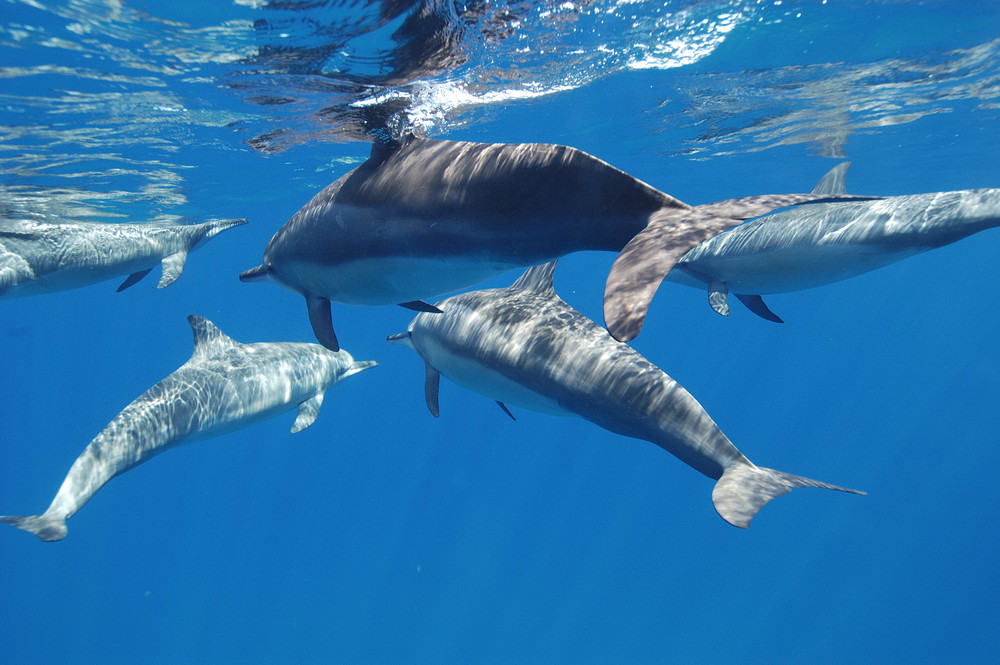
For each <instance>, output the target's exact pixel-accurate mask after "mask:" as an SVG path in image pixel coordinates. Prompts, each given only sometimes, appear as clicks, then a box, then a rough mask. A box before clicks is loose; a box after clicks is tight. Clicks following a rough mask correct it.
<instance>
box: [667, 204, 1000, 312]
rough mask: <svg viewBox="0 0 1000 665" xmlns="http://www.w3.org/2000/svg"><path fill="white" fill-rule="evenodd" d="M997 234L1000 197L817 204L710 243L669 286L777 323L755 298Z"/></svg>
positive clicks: (684, 262)
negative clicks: (732, 299) (734, 303)
mask: <svg viewBox="0 0 1000 665" xmlns="http://www.w3.org/2000/svg"><path fill="white" fill-rule="evenodd" d="M997 226H1000V189H968V190H961V191H955V192H934V193H929V194H913V195H906V196H891V197H886V198H884V199H881V200H875V201H845V202H841V203H816V204H812V205H808V206H800V207H798V208H792V209H790V210H783V211H781V212H776V213H773V214H770V215H766V216H764V217H761V218H759V219H755V220H753V221H750V222H747V223H746V224H743V225H741V226H738V227H736V228H734V229H730V230H729V231H726V232H725V233H720V234H719V235H717V236H715V237H713V238H710V239H709V240H707V241H705V242H704V243H702V244H701V245H699V246H697V247H695V248H694V249H692V250H691V251H690V252H688V253H687V254H685V255H684V257H683V258H681V260H680V261H679V262H678V264H677V268H676V269H675V270H673V271H671V273H670V275H668V277H667V279H668V280H670V281H675V282H678V283H680V284H685V285H688V286H695V287H699V288H707V289H708V294H709V304H710V305H711V306H712V309H714V310H715V311H716V312H718V313H719V314H722V315H723V316H728V315H729V313H730V312H729V306H728V303H727V294H728V293H730V292H732V293H733V294H734V295H736V297H737V298H738V299H739V300H740V301H741V302H742V303H744V304H745V305H746V306H747V307H748V308H749V309H750V310H751V311H753V312H754V313H756V314H758V315H759V316H761V317H763V318H765V319H768V320H769V321H775V322H779V323H780V322H781V319H780V318H779V317H778V316H777V315H776V314H774V313H773V312H772V311H771V310H770V309H769V308H768V307H767V305H766V304H765V303H764V300H763V298H761V295H763V294H770V293H788V292H790V291H799V290H802V289H809V288H813V287H817V286H824V285H826V284H831V283H833V282H837V281H840V280H843V279H847V278H849V277H854V276H856V275H860V274H862V273H865V272H869V271H871V270H875V269H877V268H881V267H884V266H887V265H889V264H891V263H894V262H896V261H900V260H902V259H905V258H907V257H909V256H914V255H916V254H919V253H921V252H926V251H928V250H930V249H935V248H938V247H943V246H944V245H948V244H951V243H953V242H956V241H958V240H961V239H963V238H966V237H968V236H970V235H972V234H974V233H979V232H980V231H984V230H986V229H990V228H994V227H997Z"/></svg>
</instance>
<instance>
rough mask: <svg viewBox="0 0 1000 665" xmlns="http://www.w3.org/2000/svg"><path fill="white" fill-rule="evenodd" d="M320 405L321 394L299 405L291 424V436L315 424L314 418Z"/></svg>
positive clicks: (321, 401)
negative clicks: (296, 414)
mask: <svg viewBox="0 0 1000 665" xmlns="http://www.w3.org/2000/svg"><path fill="white" fill-rule="evenodd" d="M322 405H323V393H317V394H315V395H313V396H312V397H310V398H309V399H307V400H306V401H304V402H302V403H301V404H299V415H298V416H296V417H295V422H294V423H292V434H295V433H296V432H301V431H302V430H304V429H305V428H307V427H309V426H310V425H312V424H313V423H314V422H316V416H318V415H319V407H321V406H322Z"/></svg>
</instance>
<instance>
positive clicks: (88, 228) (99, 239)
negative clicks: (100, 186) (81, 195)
mask: <svg viewBox="0 0 1000 665" xmlns="http://www.w3.org/2000/svg"><path fill="white" fill-rule="evenodd" d="M246 221H247V220H245V219H223V220H215V221H210V222H203V223H201V224H190V225H185V224H175V223H173V222H167V223H162V222H147V223H145V224H108V223H102V222H80V221H67V222H57V223H56V222H40V221H29V220H11V219H6V220H2V221H0V298H13V297H17V296H27V295H36V294H40V293H50V292H52V291H63V290H66V289H75V288H77V287H81V286H87V285H89V284H96V283H97V282H102V281H104V280H106V279H112V278H114V277H119V276H121V275H128V278H127V279H125V281H124V282H122V284H121V286H119V287H118V290H119V291H121V290H123V289H127V288H128V287H130V286H132V285H133V284H135V283H136V282H138V281H139V280H140V279H142V278H143V277H145V276H146V275H147V274H148V273H149V272H150V271H151V270H152V269H153V268H155V267H156V266H157V265H160V266H162V269H163V273H162V275H161V276H160V282H159V284H157V288H161V289H162V288H163V287H165V286H169V285H170V284H172V283H173V282H174V280H176V279H177V278H178V277H180V274H181V272H182V271H183V270H184V262H185V261H186V260H187V255H188V253H190V252H192V251H194V250H195V249H197V248H198V247H200V246H201V245H202V244H204V243H205V241H207V240H208V239H209V238H212V237H214V236H215V235H217V234H219V233H221V232H222V231H225V230H226V229H231V228H232V227H234V226H239V225H240V224H246Z"/></svg>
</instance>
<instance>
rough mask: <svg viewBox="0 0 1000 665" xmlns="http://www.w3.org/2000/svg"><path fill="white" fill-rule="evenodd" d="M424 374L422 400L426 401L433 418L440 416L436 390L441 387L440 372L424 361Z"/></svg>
mask: <svg viewBox="0 0 1000 665" xmlns="http://www.w3.org/2000/svg"><path fill="white" fill-rule="evenodd" d="M424 368H425V370H426V374H425V375H424V401H425V402H427V410H428V411H430V412H431V415H432V416H434V417H435V418H439V417H441V409H440V407H439V406H438V391H439V389H440V388H441V373H440V372H439V371H437V370H436V369H434V368H433V367H431V364H430V363H429V362H424Z"/></svg>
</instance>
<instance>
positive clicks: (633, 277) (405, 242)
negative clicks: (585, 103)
mask: <svg viewBox="0 0 1000 665" xmlns="http://www.w3.org/2000/svg"><path fill="white" fill-rule="evenodd" d="M829 198H830V197H829V195H827V194H823V193H820V194H816V193H811V194H782V195H769V196H753V197H747V198H742V199H733V200H729V201H721V202H718V203H715V204H711V205H705V206H695V207H692V206H689V205H688V204H686V203H683V202H681V201H679V200H677V199H675V198H674V197H672V196H670V195H668V194H664V193H663V192H661V191H659V190H657V189H655V188H653V187H651V186H650V185H647V184H646V183H644V182H642V181H641V180H638V179H636V178H633V177H632V176H630V175H629V174H627V173H625V172H624V171H621V170H619V169H617V168H615V167H613V166H611V165H610V164H608V163H606V162H604V161H601V160H600V159H598V158H597V157H594V156H592V155H589V154H587V153H585V152H583V151H582V150H577V149H576V148H570V147H567V146H561V145H549V144H541V143H516V144H503V143H469V142H464V141H445V140H437V139H425V138H419V137H416V136H408V137H407V138H405V139H404V140H402V141H401V142H399V143H398V144H393V145H387V144H382V143H375V144H373V146H372V151H371V155H370V157H369V158H368V160H367V161H366V162H364V163H363V164H361V165H360V166H359V167H357V168H356V169H354V170H353V171H351V172H349V173H347V174H346V175H344V176H343V177H341V178H339V179H338V180H336V181H335V182H333V183H332V184H330V185H329V186H328V187H326V188H325V189H324V190H322V191H321V192H319V193H318V194H317V195H316V196H315V197H313V199H312V200H311V201H309V202H308V203H306V205H305V206H303V208H302V209H301V210H299V211H298V212H297V213H295V215H294V216H293V217H292V218H291V219H290V220H289V221H288V222H287V223H286V224H285V225H284V226H283V227H282V228H281V229H280V230H279V231H278V232H277V233H276V234H275V235H274V237H273V238H271V241H270V242H269V243H268V245H267V247H266V249H265V250H264V262H263V263H262V264H260V265H259V266H257V267H255V268H251V269H250V270H247V271H245V272H243V274H241V275H240V279H241V280H243V281H245V282H253V281H273V282H277V283H278V284H280V285H282V286H285V287H287V288H289V289H290V290H292V291H295V292H298V293H300V294H302V295H303V296H304V297H305V300H306V306H307V310H308V312H309V320H310V323H311V325H312V328H313V332H314V334H315V335H316V339H317V340H319V342H320V343H321V344H323V345H324V346H326V347H327V348H329V349H332V350H336V349H338V348H339V342H338V340H337V336H336V334H335V332H334V328H333V324H332V318H331V313H330V302H331V301H333V302H339V303H346V304H350V305H386V304H393V303H396V304H400V305H403V306H404V307H408V308H410V309H415V310H417V311H427V312H434V311H435V310H434V308H433V307H432V306H430V305H428V304H427V303H425V302H423V301H424V299H425V298H429V297H431V296H435V295H440V294H442V293H447V292H449V291H455V290H458V289H461V288H465V287H467V286H471V285H473V284H476V283H478V282H481V281H483V280H485V279H488V278H489V277H492V276H495V275H498V274H500V273H502V272H504V271H506V270H509V269H512V268H523V267H527V266H531V265H537V264H541V263H545V262H547V261H551V260H552V259H556V258H559V257H561V256H564V255H566V254H569V253H571V252H576V251H581V250H604V251H612V252H618V251H620V250H622V248H625V249H626V252H624V253H623V256H622V257H620V258H619V260H618V262H617V263H616V264H615V267H614V268H613V270H612V274H613V275H615V276H616V280H615V281H614V282H612V281H609V289H611V291H610V292H609V293H610V296H608V297H607V299H606V303H607V304H606V312H607V313H608V315H609V316H610V318H609V319H608V328H609V330H610V331H611V333H612V334H613V335H614V336H615V337H616V338H618V339H622V340H627V339H631V338H632V337H634V336H635V335H636V334H638V330H639V328H640V327H641V325H642V318H643V317H644V316H645V309H644V307H645V306H644V305H642V304H641V301H642V298H643V297H644V296H643V294H644V293H645V283H646V282H648V281H649V280H652V279H655V281H656V284H657V285H658V284H659V282H660V281H661V280H662V279H663V276H664V275H666V274H667V273H668V272H669V271H670V268H671V267H672V266H673V265H674V263H676V261H677V260H678V259H680V258H681V256H683V255H684V254H685V253H686V252H687V251H688V250H690V249H692V248H693V247H695V246H697V245H698V244H699V243H701V242H702V241H704V240H707V239H708V238H710V237H712V236H713V235H715V234H717V233H719V232H720V231H724V230H725V229H728V228H731V227H733V226H736V225H737V224H739V223H741V222H743V221H744V220H746V219H748V218H750V217H756V216H758V215H762V214H764V213H766V212H770V211H772V210H775V209H777V208H781V207H784V206H788V205H794V204H798V203H804V202H808V201H814V200H825V199H829ZM647 255H648V256H651V257H652V259H654V260H653V261H648V260H645V259H646V258H647ZM654 291H655V288H654ZM649 297H652V294H651V293H650V294H649ZM637 303H638V304H637ZM646 305H648V300H646Z"/></svg>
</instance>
